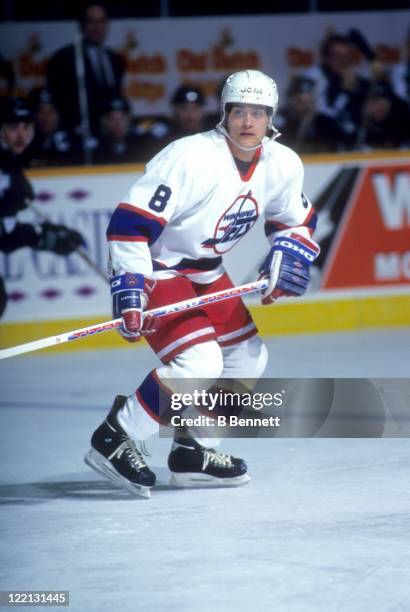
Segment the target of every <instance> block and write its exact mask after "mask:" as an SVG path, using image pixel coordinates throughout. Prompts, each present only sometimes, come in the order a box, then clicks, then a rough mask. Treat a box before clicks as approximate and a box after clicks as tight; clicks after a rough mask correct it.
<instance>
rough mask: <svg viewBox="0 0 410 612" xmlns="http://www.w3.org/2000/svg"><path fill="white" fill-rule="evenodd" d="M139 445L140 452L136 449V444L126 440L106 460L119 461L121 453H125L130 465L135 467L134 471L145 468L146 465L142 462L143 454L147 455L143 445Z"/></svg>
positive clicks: (128, 439)
mask: <svg viewBox="0 0 410 612" xmlns="http://www.w3.org/2000/svg"><path fill="white" fill-rule="evenodd" d="M140 444H141V450H139V449H138V448H137V447H136V444H135V442H134V441H133V440H130V438H126V439H125V440H124V441H123V442H122V444H120V445H119V446H118V448H116V449H115V451H114V452H113V453H112V454H111V455H110V456H109V457H108V459H112V458H113V457H116V458H117V459H121V456H122V454H123V453H125V454H126V455H127V457H128V459H129V460H130V462H131V464H132V465H133V466H134V467H135V469H136V470H141V469H142V468H145V467H147V464H146V463H145V461H144V458H143V456H142V455H143V454H144V455H149V453H148V451H147V449H146V447H145V444H143V443H140Z"/></svg>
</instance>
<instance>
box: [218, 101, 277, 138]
mask: <svg viewBox="0 0 410 612" xmlns="http://www.w3.org/2000/svg"><path fill="white" fill-rule="evenodd" d="M268 125H269V116H268V114H267V112H266V109H265V108H264V107H262V106H257V105H255V104H235V105H234V106H233V107H232V109H231V112H230V113H229V115H228V119H227V128H226V129H227V132H228V134H229V136H230V137H231V138H232V140H233V141H234V142H236V143H238V144H239V145H240V146H242V147H256V146H258V145H259V144H260V143H261V141H262V138H263V137H264V136H266V131H267V129H268Z"/></svg>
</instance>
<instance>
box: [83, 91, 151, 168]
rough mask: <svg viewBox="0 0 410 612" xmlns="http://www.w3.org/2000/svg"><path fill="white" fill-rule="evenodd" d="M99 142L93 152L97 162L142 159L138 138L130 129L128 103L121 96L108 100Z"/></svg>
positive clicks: (106, 162) (109, 162)
mask: <svg viewBox="0 0 410 612" xmlns="http://www.w3.org/2000/svg"><path fill="white" fill-rule="evenodd" d="M101 133H102V136H101V142H100V145H99V147H98V148H97V149H96V151H95V154H94V161H95V162H96V163H99V164H118V163H132V162H136V161H143V155H142V152H141V145H140V139H139V138H138V136H137V135H135V133H134V132H133V131H132V127H131V113H130V105H129V104H128V102H127V100H126V99H125V98H123V97H121V96H118V97H116V98H112V100H110V102H109V104H108V106H107V110H106V112H105V113H104V115H103V117H102V127H101Z"/></svg>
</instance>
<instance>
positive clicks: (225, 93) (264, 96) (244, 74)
mask: <svg viewBox="0 0 410 612" xmlns="http://www.w3.org/2000/svg"><path fill="white" fill-rule="evenodd" d="M235 103H237V104H259V105H262V106H266V107H267V108H268V109H270V111H269V115H270V117H269V127H272V119H273V116H274V115H275V113H276V110H277V108H278V90H277V87H276V83H275V81H274V80H273V79H271V78H270V77H269V76H267V75H266V74H264V73H263V72H261V71H260V70H241V71H240V72H234V73H233V74H231V75H230V76H229V77H228V78H227V79H226V81H225V85H224V87H223V89H222V94H221V120H220V122H219V124H218V125H223V124H224V122H225V117H226V105H227V104H235Z"/></svg>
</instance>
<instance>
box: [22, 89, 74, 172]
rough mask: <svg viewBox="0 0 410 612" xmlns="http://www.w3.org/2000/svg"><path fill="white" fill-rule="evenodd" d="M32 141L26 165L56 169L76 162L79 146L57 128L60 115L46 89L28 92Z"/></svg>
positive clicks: (71, 136) (68, 135)
mask: <svg viewBox="0 0 410 612" xmlns="http://www.w3.org/2000/svg"><path fill="white" fill-rule="evenodd" d="M31 97H32V101H33V109H34V128H35V132H34V139H33V142H32V143H31V145H30V147H29V149H28V154H29V156H30V166H50V165H51V166H56V165H69V164H75V163H80V161H81V143H80V141H79V138H78V137H76V136H75V135H70V134H69V133H68V132H67V131H65V130H62V129H60V116H59V113H58V110H57V107H56V105H55V102H54V99H53V96H52V95H51V92H50V91H49V90H48V89H40V90H36V91H34V92H33V93H32V96H31Z"/></svg>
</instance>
